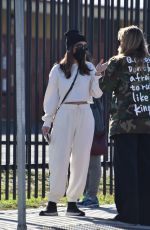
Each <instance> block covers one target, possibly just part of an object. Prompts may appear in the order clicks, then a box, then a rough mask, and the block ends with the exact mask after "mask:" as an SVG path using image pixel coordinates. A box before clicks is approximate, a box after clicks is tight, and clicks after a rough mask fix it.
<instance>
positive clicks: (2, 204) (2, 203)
mask: <svg viewBox="0 0 150 230" xmlns="http://www.w3.org/2000/svg"><path fill="white" fill-rule="evenodd" d="M1 176H2V177H1V181H2V184H1V185H2V186H1V192H2V193H1V197H2V199H1V200H0V210H6V209H17V200H13V198H12V191H13V186H12V184H13V183H12V176H13V175H12V172H10V176H9V180H10V181H9V200H6V199H5V173H2V175H1ZM48 177H49V175H48V171H47V172H46V191H48V189H49V185H48ZM34 182H35V174H34V171H32V176H31V199H26V207H27V208H38V207H40V206H45V205H46V203H47V197H46V198H41V194H42V176H41V173H40V172H39V178H38V187H39V189H38V194H39V195H38V198H34V189H35V187H34ZM106 185H107V186H106V195H103V194H102V191H103V184H102V179H101V183H100V187H99V192H98V199H99V203H100V204H101V205H102V204H113V203H114V196H113V195H110V194H109V186H108V185H109V177H107V179H106ZM66 201H67V200H66V198H65V197H64V198H62V199H61V200H60V203H62V204H66Z"/></svg>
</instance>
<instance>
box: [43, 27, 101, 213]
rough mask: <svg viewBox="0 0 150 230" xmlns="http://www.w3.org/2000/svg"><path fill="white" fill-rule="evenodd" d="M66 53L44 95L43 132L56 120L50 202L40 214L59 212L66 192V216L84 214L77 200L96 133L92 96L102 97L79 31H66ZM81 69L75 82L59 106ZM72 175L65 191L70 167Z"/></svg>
mask: <svg viewBox="0 0 150 230" xmlns="http://www.w3.org/2000/svg"><path fill="white" fill-rule="evenodd" d="M65 35H66V48H67V51H66V54H65V56H64V58H63V59H62V60H61V61H60V63H59V64H56V65H54V67H53V68H52V70H51V71H50V74H49V82H48V86H47V90H46V94H45V98H44V112H45V115H44V116H43V117H42V119H43V121H44V124H43V127H42V131H43V135H46V134H47V133H48V131H49V128H50V126H51V123H52V122H53V131H52V136H51V143H50V146H49V152H50V154H49V168H50V191H49V194H48V205H47V207H46V210H44V211H41V212H40V215H43V216H45V215H48V216H52V215H58V212H57V202H58V201H59V199H60V198H61V197H63V196H64V194H65V192H66V196H67V201H68V205H67V212H66V214H67V215H76V216H84V215H85V213H84V212H83V211H81V210H80V209H78V208H77V205H76V201H77V199H78V198H79V197H80V196H81V195H82V194H83V191H84V187H85V183H86V178H87V172H88V166H89V159H90V150H91V145H92V140H93V133H94V118H93V114H92V111H91V108H90V103H91V102H92V97H95V98H98V97H101V96H102V91H101V89H100V88H99V78H100V76H96V75H95V73H96V70H95V67H94V66H93V64H92V63H90V62H86V61H85V60H86V50H87V42H86V38H85V37H84V36H83V35H81V34H79V32H78V31H77V30H70V31H68V32H67V33H66V34H65ZM77 71H78V75H77V79H76V81H75V84H74V86H73V88H72V90H71V92H70V93H69V95H68V96H67V98H66V100H65V101H64V103H63V104H62V105H61V106H60V109H59V110H58V112H57V114H56V117H55V119H54V121H53V117H54V116H55V113H56V110H57V108H58V107H59V105H60V104H61V101H62V100H63V98H64V96H65V94H66V92H67V91H68V89H69V88H70V85H71V83H72V82H73V80H74V78H75V75H76V73H77ZM69 163H70V177H69V182H68V187H67V190H66V182H67V174H68V166H69Z"/></svg>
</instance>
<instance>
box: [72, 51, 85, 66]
mask: <svg viewBox="0 0 150 230" xmlns="http://www.w3.org/2000/svg"><path fill="white" fill-rule="evenodd" d="M85 54H86V49H84V48H78V49H76V52H75V53H74V54H73V56H74V58H75V59H76V60H77V61H78V62H79V63H80V62H82V61H83V60H85Z"/></svg>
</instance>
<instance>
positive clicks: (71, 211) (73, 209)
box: [66, 202, 85, 216]
mask: <svg viewBox="0 0 150 230" xmlns="http://www.w3.org/2000/svg"><path fill="white" fill-rule="evenodd" d="M66 215H67V216H85V212H83V211H81V210H80V209H78V207H77V205H76V202H68V207H67V212H66Z"/></svg>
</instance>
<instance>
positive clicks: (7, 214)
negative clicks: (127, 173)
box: [0, 205, 150, 230]
mask: <svg viewBox="0 0 150 230" xmlns="http://www.w3.org/2000/svg"><path fill="white" fill-rule="evenodd" d="M42 209H43V207H41V208H39V209H27V216H26V222H27V229H30V230H37V229H45V230H46V229H47V230H48V229H51V230H60V229H62V230H63V229H64V230H65V229H66V230H67V229H68V230H98V229H102V230H103V229H104V230H106V229H111V230H115V229H127V230H129V229H134V230H135V229H136V230H138V229H143V230H144V229H145V230H147V229H150V227H148V226H140V225H131V224H125V223H121V222H114V221H111V220H107V219H108V218H113V217H114V216H115V215H116V209H115V206H114V205H102V206H101V207H99V208H95V209H92V208H82V210H84V211H85V212H86V217H66V216H65V211H66V207H65V206H62V205H58V212H59V216H57V217H48V216H43V217H42V216H39V211H40V210H42ZM17 218H18V216H17V210H10V211H9V210H7V211H0V230H14V229H17Z"/></svg>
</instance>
